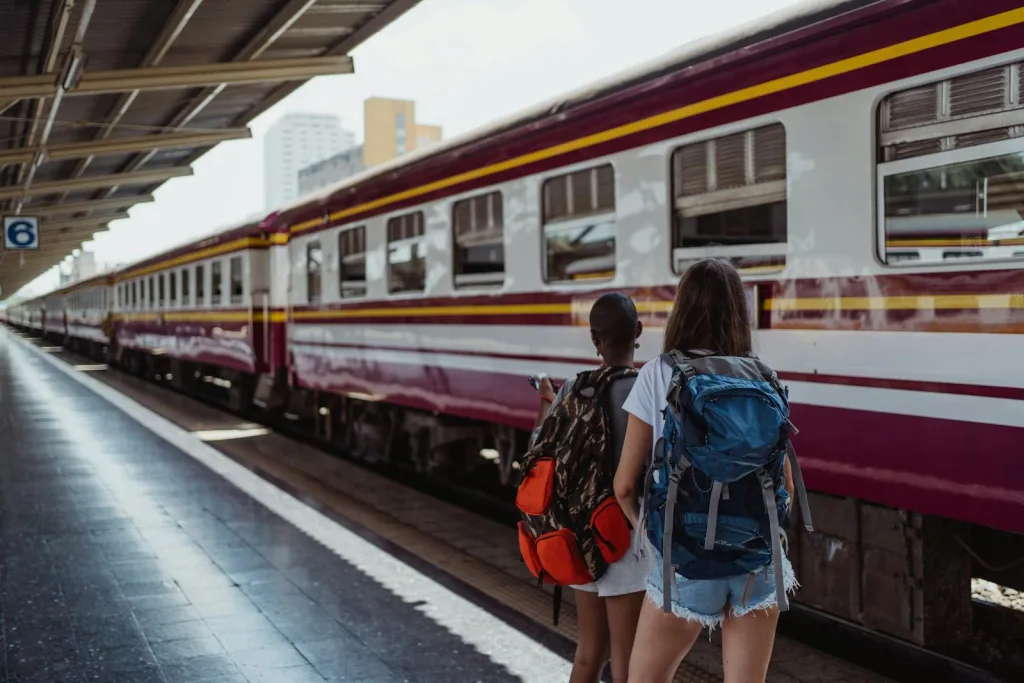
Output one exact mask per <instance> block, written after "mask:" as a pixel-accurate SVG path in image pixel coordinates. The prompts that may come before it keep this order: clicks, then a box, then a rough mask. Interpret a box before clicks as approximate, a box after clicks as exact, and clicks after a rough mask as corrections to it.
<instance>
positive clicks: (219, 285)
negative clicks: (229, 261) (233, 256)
mask: <svg viewBox="0 0 1024 683" xmlns="http://www.w3.org/2000/svg"><path fill="white" fill-rule="evenodd" d="M218 275H219V276H220V277H217V276H218ZM224 299H225V296H224V259H223V258H215V259H211V260H210V308H216V307H217V306H223V305H224Z"/></svg>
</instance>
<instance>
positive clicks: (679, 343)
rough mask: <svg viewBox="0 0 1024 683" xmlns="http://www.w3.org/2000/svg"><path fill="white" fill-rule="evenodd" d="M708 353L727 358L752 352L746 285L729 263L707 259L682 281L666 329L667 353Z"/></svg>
mask: <svg viewBox="0 0 1024 683" xmlns="http://www.w3.org/2000/svg"><path fill="white" fill-rule="evenodd" d="M676 349H678V350H680V351H683V352H686V351H690V350H697V349H706V350H708V351H712V352H714V353H719V354H722V355H725V356H746V355H749V354H750V353H751V351H752V344H751V340H750V317H749V314H748V312H747V300H746V297H745V296H744V294H743V281H742V280H740V274H739V273H738V272H736V268H734V267H733V265H732V264H731V263H729V262H728V261H723V260H720V259H704V260H703V261H698V262H697V263H694V264H693V265H692V266H690V267H689V268H688V269H687V270H686V272H685V273H683V277H682V278H681V279H680V280H679V287H678V288H677V289H676V299H675V302H674V303H673V305H672V314H671V315H669V317H668V323H667V324H666V325H665V352H666V353H667V352H669V351H673V350H676Z"/></svg>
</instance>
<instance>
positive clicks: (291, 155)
mask: <svg viewBox="0 0 1024 683" xmlns="http://www.w3.org/2000/svg"><path fill="white" fill-rule="evenodd" d="M354 146H355V135H354V134H353V133H351V132H349V131H347V130H345V129H344V128H342V126H341V119H339V118H338V117H337V116H333V115H331V114H302V113H292V114H285V115H284V116H283V117H281V119H280V120H279V121H278V122H277V123H275V124H274V125H273V126H271V127H270V130H268V131H267V135H266V137H265V138H264V140H263V164H264V167H263V198H264V202H265V206H266V209H267V211H272V210H274V209H277V208H280V207H281V206H284V205H285V204H288V203H290V202H293V201H295V200H296V199H298V198H299V196H300V193H299V171H300V170H301V169H303V168H306V167H307V166H309V165H311V164H315V163H316V162H318V161H322V160H323V159H327V158H328V157H331V156H334V155H335V154H338V153H340V152H343V151H345V150H347V149H350V148H352V147H354Z"/></svg>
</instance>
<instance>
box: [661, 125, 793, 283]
mask: <svg viewBox="0 0 1024 683" xmlns="http://www.w3.org/2000/svg"><path fill="white" fill-rule="evenodd" d="M741 126H742V127H738V128H736V129H735V130H727V131H720V132H718V133H717V134H716V135H711V136H706V137H699V138H698V137H695V138H692V139H689V140H686V141H685V142H673V145H672V147H671V148H670V149H669V151H668V154H667V155H666V162H667V166H668V167H667V176H666V177H667V183H666V186H667V188H668V201H667V202H666V205H667V207H668V226H669V232H668V246H669V249H668V267H669V272H671V273H672V274H673V275H676V276H679V275H682V274H683V273H684V272H685V271H686V267H683V268H679V267H677V262H678V261H684V262H685V261H691V262H692V261H698V260H701V259H706V258H725V259H732V258H735V257H744V256H755V257H756V256H782V257H783V258H784V259H785V262H784V263H783V264H782V265H781V266H777V267H776V266H771V267H768V268H766V269H764V270H759V271H757V272H749V271H748V272H744V270H743V269H740V268H737V271H738V272H739V275H740V277H741V278H744V279H758V278H763V277H764V276H766V275H769V276H774V275H778V274H780V273H782V272H784V271H785V269H786V267H787V265H788V263H789V255H790V252H789V199H790V196H789V129H788V128H787V127H786V123H785V122H784V121H782V120H780V119H771V120H766V121H761V122H758V123H756V124H753V125H751V123H750V122H748V121H744V122H742V124H741ZM772 126H779V127H781V128H782V135H783V140H782V145H783V159H784V163H785V166H786V176H785V178H783V179H782V180H773V181H768V182H765V183H756V182H755V183H753V184H750V185H744V186H742V187H735V188H726V189H724V190H715V191H714V192H713V193H711V192H709V193H707V194H708V195H711V194H714V195H718V196H719V197H723V196H724V199H723V201H728V195H735V196H737V197H740V198H741V199H742V200H744V201H743V203H742V204H741V205H740V206H737V207H734V208H732V209H724V210H719V211H708V212H706V213H702V214H700V215H715V214H718V213H724V212H725V211H729V210H739V209H748V208H754V207H758V206H769V205H771V204H773V203H775V202H756V201H753V200H754V199H761V198H769V197H771V196H773V188H774V189H775V191H777V188H778V186H779V184H781V185H782V186H783V192H784V198H783V201H784V202H785V204H786V240H785V241H783V242H758V243H753V244H731V245H716V246H704V247H677V246H676V223H677V221H678V220H679V212H680V210H681V209H680V203H681V202H680V197H678V196H676V155H677V154H679V153H680V152H681V150H682V149H683V148H685V147H689V146H692V145H706V144H707V143H708V142H711V141H713V140H718V139H721V138H727V137H731V136H733V135H740V134H746V133H752V132H754V131H756V130H759V129H762V128H770V127H772ZM684 201H685V200H684ZM693 204H694V205H697V206H714V203H713V202H703V203H702V202H700V201H694V202H693ZM687 267H688V266H687Z"/></svg>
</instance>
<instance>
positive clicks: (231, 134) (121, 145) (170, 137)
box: [0, 128, 252, 167]
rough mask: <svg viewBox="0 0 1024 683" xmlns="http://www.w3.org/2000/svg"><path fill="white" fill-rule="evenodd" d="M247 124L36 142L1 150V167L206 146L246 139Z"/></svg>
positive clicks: (247, 132) (247, 136)
mask: <svg viewBox="0 0 1024 683" xmlns="http://www.w3.org/2000/svg"><path fill="white" fill-rule="evenodd" d="M251 137H252V133H251V132H250V131H249V129H248V128H228V129H226V130H223V131H213V132H198V133H196V132H189V131H177V132H173V133H162V134H159V135H142V136H139V137H131V138H114V139H106V140H100V141H96V140H87V141H85V142H74V143H70V144H66V145H50V146H46V147H41V146H38V145H37V146H33V147H21V148H18V149H11V150H2V151H0V167H2V166H6V165H8V164H24V163H29V162H31V161H32V160H33V159H35V158H36V155H38V154H42V156H43V157H44V159H43V161H61V160H65V159H82V158H85V157H91V156H102V155H104V154H124V153H126V152H146V151H149V150H151V149H175V148H188V147H205V146H207V145H216V144H219V143H221V142H225V141H227V140H243V139H246V138H251Z"/></svg>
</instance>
